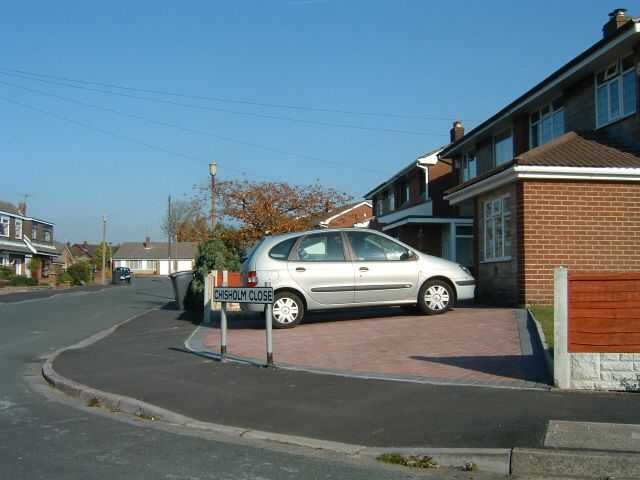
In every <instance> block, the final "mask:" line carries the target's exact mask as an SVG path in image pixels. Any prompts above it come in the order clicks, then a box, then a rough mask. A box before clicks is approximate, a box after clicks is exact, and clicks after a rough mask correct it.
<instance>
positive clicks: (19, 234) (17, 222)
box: [13, 218, 22, 240]
mask: <svg viewBox="0 0 640 480" xmlns="http://www.w3.org/2000/svg"><path fill="white" fill-rule="evenodd" d="M13 221H14V222H15V226H16V238H17V239H18V240H20V239H21V238H22V220H20V219H19V218H15V219H14V220H13Z"/></svg>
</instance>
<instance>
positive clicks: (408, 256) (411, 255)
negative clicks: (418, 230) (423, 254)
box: [400, 250, 416, 260]
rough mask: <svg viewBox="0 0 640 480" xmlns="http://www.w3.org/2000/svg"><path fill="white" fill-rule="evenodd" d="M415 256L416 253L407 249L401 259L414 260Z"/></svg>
mask: <svg viewBox="0 0 640 480" xmlns="http://www.w3.org/2000/svg"><path fill="white" fill-rule="evenodd" d="M414 258H416V254H415V253H413V252H412V251H411V250H407V251H406V252H405V253H403V254H402V255H400V260H413V259H414Z"/></svg>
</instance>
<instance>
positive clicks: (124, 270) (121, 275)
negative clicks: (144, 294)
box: [115, 267, 131, 283]
mask: <svg viewBox="0 0 640 480" xmlns="http://www.w3.org/2000/svg"><path fill="white" fill-rule="evenodd" d="M115 273H116V279H117V280H118V281H119V282H127V283H131V269H129V268H128V267H117V268H116V271H115Z"/></svg>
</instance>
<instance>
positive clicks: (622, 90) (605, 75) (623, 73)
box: [596, 55, 636, 127]
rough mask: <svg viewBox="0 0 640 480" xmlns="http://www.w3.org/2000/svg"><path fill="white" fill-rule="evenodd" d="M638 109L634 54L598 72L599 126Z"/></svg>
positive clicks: (597, 116) (597, 103)
mask: <svg viewBox="0 0 640 480" xmlns="http://www.w3.org/2000/svg"><path fill="white" fill-rule="evenodd" d="M635 111H636V77H635V71H634V65H633V55H628V56H626V57H625V58H623V59H622V60H619V61H617V62H616V63H614V64H612V65H609V66H608V67H607V68H605V69H604V70H602V71H600V72H598V73H597V74H596V112H597V113H596V119H597V124H598V127H601V126H603V125H606V124H607V123H611V122H613V121H614V120H617V119H618V118H620V117H623V116H625V115H628V114H630V113H633V112H635Z"/></svg>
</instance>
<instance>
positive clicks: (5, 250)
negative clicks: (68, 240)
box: [0, 201, 58, 278]
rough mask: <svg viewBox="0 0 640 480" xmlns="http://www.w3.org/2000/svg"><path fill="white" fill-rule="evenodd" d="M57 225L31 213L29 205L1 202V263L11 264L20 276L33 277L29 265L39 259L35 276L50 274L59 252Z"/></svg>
mask: <svg viewBox="0 0 640 480" xmlns="http://www.w3.org/2000/svg"><path fill="white" fill-rule="evenodd" d="M53 227H54V224H53V223H50V222H47V221H44V220H38V219H36V218H33V217H28V216H27V205H26V203H24V202H20V203H19V204H18V206H17V207H16V206H15V205H13V204H11V203H9V202H3V201H0V265H2V266H5V267H11V268H12V269H14V271H15V274H16V275H23V276H27V277H31V272H30V271H29V269H28V268H27V264H28V263H29V261H30V260H31V259H36V260H39V261H40V263H41V267H40V270H39V271H38V272H35V277H36V278H40V277H47V276H48V275H49V271H50V270H51V267H52V262H53V259H54V258H55V257H56V256H57V255H58V253H57V251H56V247H55V245H54V243H53Z"/></svg>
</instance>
